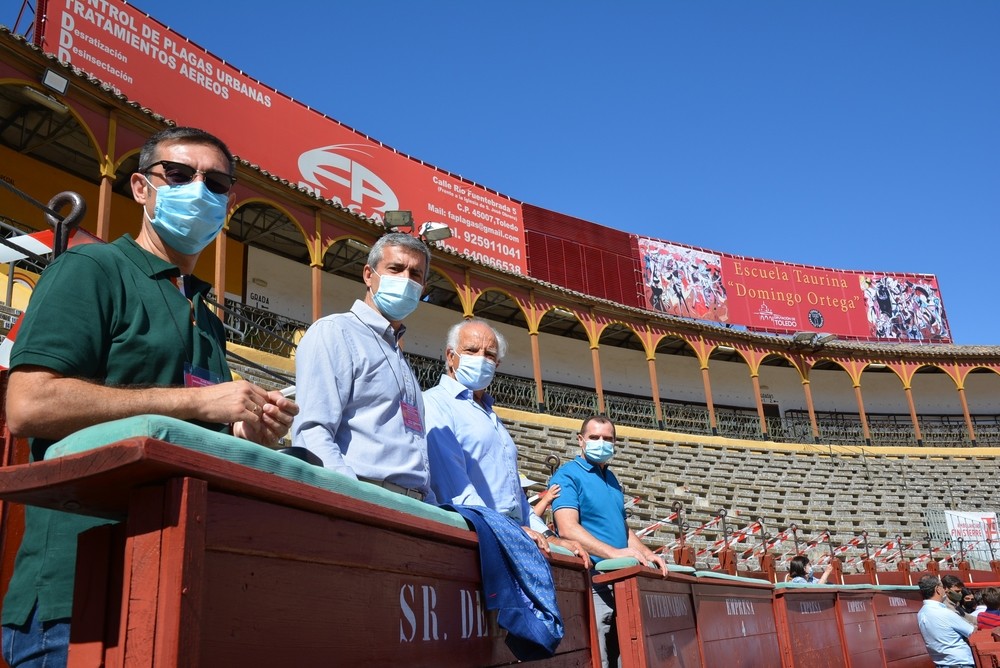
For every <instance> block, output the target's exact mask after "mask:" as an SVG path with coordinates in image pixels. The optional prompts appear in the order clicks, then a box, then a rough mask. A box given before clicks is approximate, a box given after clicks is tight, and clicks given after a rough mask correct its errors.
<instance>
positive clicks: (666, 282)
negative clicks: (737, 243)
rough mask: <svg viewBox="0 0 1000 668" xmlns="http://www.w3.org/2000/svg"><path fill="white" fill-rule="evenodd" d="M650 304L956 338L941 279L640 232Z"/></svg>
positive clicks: (829, 329) (751, 324)
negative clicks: (729, 249)
mask: <svg viewBox="0 0 1000 668" xmlns="http://www.w3.org/2000/svg"><path fill="white" fill-rule="evenodd" d="M636 246H637V248H638V251H639V261H640V264H641V267H642V277H643V278H642V286H641V289H642V291H643V295H644V296H645V300H646V307H647V308H649V309H650V310H654V311H660V312H662V313H669V314H671V315H676V316H681V317H690V318H695V319H698V320H712V321H715V322H719V323H724V324H731V325H743V326H745V327H747V328H748V329H751V330H755V331H766V332H776V333H793V332H823V333H826V334H836V335H837V336H841V337H844V338H852V339H862V340H871V341H897V342H899V341H909V342H922V343H929V342H935V343H951V332H950V331H949V329H948V322H947V319H946V318H945V314H944V304H943V303H942V301H941V292H940V290H939V289H938V284H937V278H935V277H934V276H932V275H927V274H897V273H884V272H862V271H847V270H842V269H825V268H823V267H810V266H806V265H800V264H789V263H783V262H775V261H773V260H761V259H755V258H746V257H740V256H735V255H728V254H725V253H716V252H713V251H708V250H704V249H699V248H692V247H690V246H682V245H680V244H674V243H670V242H667V241H660V240H658V239H650V238H647V237H636Z"/></svg>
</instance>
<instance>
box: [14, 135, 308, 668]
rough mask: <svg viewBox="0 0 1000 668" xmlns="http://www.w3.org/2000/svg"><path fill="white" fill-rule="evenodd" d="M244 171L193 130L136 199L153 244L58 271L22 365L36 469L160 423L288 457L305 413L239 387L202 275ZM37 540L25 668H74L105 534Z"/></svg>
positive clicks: (65, 533) (58, 516)
mask: <svg viewBox="0 0 1000 668" xmlns="http://www.w3.org/2000/svg"><path fill="white" fill-rule="evenodd" d="M233 169H234V166H233V157H232V154H231V153H230V152H229V149H228V148H226V146H225V144H223V143H222V142H221V141H220V140H219V139H217V138H216V137H214V136H212V135H210V134H208V133H206V132H203V131H201V130H196V129H193V128H171V129H167V130H164V131H162V132H159V133H157V134H156V135H154V136H153V137H151V138H150V139H149V140H148V141H147V142H146V144H145V145H144V146H143V148H142V150H141V152H140V156H139V170H138V171H137V172H136V173H135V174H133V175H132V180H131V186H132V196H133V197H134V198H135V200H136V201H137V202H138V203H139V204H140V205H142V209H143V222H142V229H141V231H140V232H139V235H138V236H137V237H136V238H135V239H133V238H132V237H131V236H128V235H126V236H124V237H122V238H120V239H118V240H116V241H114V242H113V243H110V244H91V245H85V246H78V247H75V248H73V249H71V250H69V251H67V252H66V253H64V254H63V255H61V256H60V257H59V259H58V260H56V261H55V262H53V263H52V265H51V266H50V267H49V268H48V269H46V270H45V272H44V273H43V275H42V277H41V279H40V280H39V282H38V286H37V288H36V289H35V291H34V293H33V295H32V298H31V301H30V303H29V306H28V309H27V311H26V314H25V319H24V322H23V323H22V324H21V327H20V330H19V332H18V337H17V341H16V343H15V344H14V348H13V350H12V352H11V362H10V368H11V374H10V380H9V383H8V388H7V422H8V425H9V426H10V430H11V432H12V433H13V434H15V435H16V436H27V437H31V458H32V460H39V459H41V458H42V457H43V456H44V454H45V450H46V449H47V448H48V447H49V445H51V444H52V443H53V442H54V441H56V440H58V439H60V438H63V437H64V436H67V435H69V434H71V433H73V432H75V431H77V430H79V429H82V428H84V427H89V426H91V425H94V424H99V423H102V422H107V421H109V420H116V419H119V418H125V417H130V416H133V415H143V414H148V413H152V414H158V415H166V416H170V417H175V418H179V419H182V420H188V421H191V422H195V423H197V424H200V425H202V426H205V427H208V428H211V429H215V430H218V431H223V432H230V431H231V432H232V433H233V434H234V435H236V436H240V437H242V438H246V439H248V440H250V441H253V442H255V443H260V444H262V445H274V444H276V443H277V441H278V439H280V438H281V437H282V436H283V435H284V434H286V433H287V432H288V429H289V427H290V426H291V423H292V419H293V417H294V415H295V414H296V413H297V412H298V407H297V406H296V405H295V404H294V402H292V401H291V400H289V399H286V398H284V397H282V396H281V394H280V393H279V392H267V391H265V390H263V389H262V388H260V387H257V386H256V385H253V384H252V383H249V382H246V381H236V382H234V381H233V380H232V375H231V374H230V371H229V367H228V365H227V364H226V354H225V337H224V332H223V328H222V323H221V322H220V321H219V319H218V318H217V317H216V316H215V315H214V314H213V313H212V312H211V311H210V310H209V309H208V307H207V306H206V304H205V302H204V295H205V293H206V292H207V290H208V289H209V287H210V286H209V285H208V284H207V283H205V282H203V281H200V280H198V279H197V278H195V277H194V276H192V275H191V272H192V271H193V270H194V265H195V262H196V261H197V259H198V256H199V255H200V253H201V252H202V250H203V249H204V248H205V247H206V246H207V245H208V244H209V243H211V242H212V240H213V239H215V237H216V236H217V235H218V233H219V231H220V230H221V229H222V225H223V223H224V222H225V218H226V213H227V211H228V209H229V207H230V206H231V204H232V195H231V194H230V188H231V187H232V184H233V183H234V181H235V178H234V177H233ZM25 522H26V526H25V534H24V539H23V541H22V544H21V548H20V550H19V552H18V555H17V562H16V565H15V569H14V575H13V578H12V580H11V584H10V589H9V591H8V593H7V596H6V598H5V599H4V603H3V615H2V622H3V654H4V658H5V659H6V660H7V662H8V663H9V664H10V665H11V666H12V667H14V666H29V665H30V666H35V665H37V666H41V665H46V666H53V665H65V663H66V660H67V650H68V646H69V617H70V615H71V611H72V598H73V575H74V568H75V562H76V538H77V535H78V534H79V533H80V532H81V531H84V530H86V529H88V528H90V527H92V526H96V525H97V524H102V523H103V521H101V520H95V519H93V518H88V517H84V516H81V515H73V514H69V513H60V512H56V511H50V510H45V509H40V508H33V507H28V508H27V509H26V520H25Z"/></svg>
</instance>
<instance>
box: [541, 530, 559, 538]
mask: <svg viewBox="0 0 1000 668" xmlns="http://www.w3.org/2000/svg"><path fill="white" fill-rule="evenodd" d="M542 535H543V536H545V537H546V538H555V537H556V532H555V531H553V530H552V529H546V530H545V531H543V532H542Z"/></svg>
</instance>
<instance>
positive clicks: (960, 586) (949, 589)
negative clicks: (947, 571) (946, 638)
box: [941, 575, 976, 626]
mask: <svg viewBox="0 0 1000 668" xmlns="http://www.w3.org/2000/svg"><path fill="white" fill-rule="evenodd" d="M941 585H942V586H943V587H944V592H945V599H944V604H945V605H947V606H948V607H949V608H951V609H952V610H954V611H955V614H956V615H958V616H959V617H961V618H962V619H964V620H965V621H966V622H968V623H969V624H972V625H973V626H975V625H976V618H975V617H973V616H972V615H970V614H969V613H967V612H966V611H965V608H963V607H962V600H963V599H964V597H965V595H964V593H963V591H964V590H965V584H964V583H963V582H962V581H961V580H960V579H959V578H957V577H955V576H954V575H944V576H942V577H941Z"/></svg>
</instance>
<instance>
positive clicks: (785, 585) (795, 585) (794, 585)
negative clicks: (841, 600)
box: [774, 582, 877, 591]
mask: <svg viewBox="0 0 1000 668" xmlns="http://www.w3.org/2000/svg"><path fill="white" fill-rule="evenodd" d="M774 587H775V589H809V588H813V589H815V588H816V587H836V588H837V589H844V590H852V589H860V590H865V589H867V590H869V591H875V589H877V587H876V586H875V585H870V584H849V585H841V584H834V583H832V582H831V583H830V584H822V585H821V584H809V583H807V582H778V583H776V584H775V585H774Z"/></svg>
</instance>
